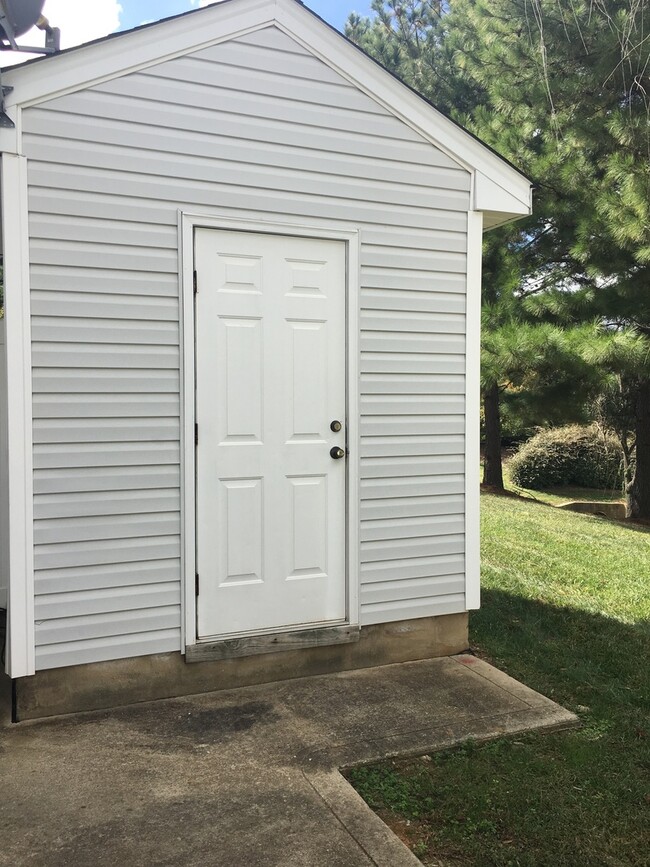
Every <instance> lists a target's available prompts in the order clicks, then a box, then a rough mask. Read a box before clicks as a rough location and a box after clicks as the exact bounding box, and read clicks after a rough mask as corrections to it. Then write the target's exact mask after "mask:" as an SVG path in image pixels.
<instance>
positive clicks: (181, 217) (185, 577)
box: [178, 211, 360, 653]
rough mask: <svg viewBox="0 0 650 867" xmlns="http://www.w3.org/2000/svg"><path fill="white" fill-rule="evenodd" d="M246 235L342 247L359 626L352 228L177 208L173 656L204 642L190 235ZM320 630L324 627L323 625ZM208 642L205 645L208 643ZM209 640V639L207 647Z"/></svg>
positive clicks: (356, 241) (351, 574)
mask: <svg viewBox="0 0 650 867" xmlns="http://www.w3.org/2000/svg"><path fill="white" fill-rule="evenodd" d="M199 228H200V229H215V230H222V231H231V232H232V231H238V232H251V233H252V234H264V235H279V236H282V235H285V236H286V235H289V236H292V237H296V238H316V239H323V240H336V241H344V242H345V244H346V272H347V273H346V284H347V285H346V295H347V297H346V350H347V352H346V354H347V358H346V368H347V370H346V390H347V395H346V400H347V424H348V436H347V445H348V449H349V455H348V459H347V462H346V464H347V466H346V470H347V475H346V539H345V559H346V585H347V588H346V589H347V616H346V622H345V626H347V627H358V626H359V292H360V236H359V230H358V228H357V227H356V226H353V225H349V224H341V223H338V222H337V223H334V224H331V225H328V226H323V225H322V224H321V223H311V222H305V221H303V220H301V221H300V222H297V223H288V222H274V221H266V220H257V219H255V220H253V219H251V220H249V219H233V218H232V217H231V216H228V215H225V214H219V213H214V212H212V213H210V214H195V213H188V212H184V211H178V234H179V254H180V262H179V302H180V373H181V382H180V410H181V431H180V438H181V442H180V452H181V455H180V486H181V576H182V592H181V640H180V651H181V653H185V652H186V649H187V648H193V647H197V646H200V645H202V644H203V642H199V641H198V639H197V630H196V591H195V575H196V485H195V474H196V453H195V438H194V425H195V422H196V407H195V389H196V376H195V360H194V359H195V344H194V341H195V334H194V267H195V265H194V230H195V229H199ZM324 628H326V627H324ZM208 643H210V642H208ZM212 643H214V641H213V642H212Z"/></svg>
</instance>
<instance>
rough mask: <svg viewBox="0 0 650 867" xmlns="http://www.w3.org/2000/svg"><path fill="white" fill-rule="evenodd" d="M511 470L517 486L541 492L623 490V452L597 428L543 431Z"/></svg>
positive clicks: (517, 457)
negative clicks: (573, 488)
mask: <svg viewBox="0 0 650 867" xmlns="http://www.w3.org/2000/svg"><path fill="white" fill-rule="evenodd" d="M509 468H510V477H511V478H512V480H513V482H514V483H515V484H516V485H519V486H520V487H522V488H532V489H533V490H537V491H541V490H544V489H545V488H555V487H560V486H563V485H577V486H578V487H582V488H609V489H612V490H613V489H619V490H620V489H621V488H622V485H623V451H622V449H621V447H620V445H619V443H618V441H617V440H616V439H615V438H614V437H613V436H611V435H609V434H605V433H603V431H601V430H600V429H599V428H598V427H596V426H595V425H592V426H590V427H580V426H579V425H568V426H567V427H560V428H551V429H549V430H543V431H540V433H538V434H535V436H534V437H532V438H531V439H529V440H528V442H526V443H524V445H523V446H522V447H521V448H520V449H519V451H518V452H517V454H516V455H515V456H514V457H513V458H512V460H511V461H510V465H509Z"/></svg>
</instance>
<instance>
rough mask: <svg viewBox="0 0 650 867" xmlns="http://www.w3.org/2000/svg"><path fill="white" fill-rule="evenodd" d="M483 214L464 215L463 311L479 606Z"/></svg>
mask: <svg viewBox="0 0 650 867" xmlns="http://www.w3.org/2000/svg"><path fill="white" fill-rule="evenodd" d="M482 260H483V214H482V213H481V212H480V211H470V212H469V213H468V214H467V302H466V304H467V307H466V314H465V323H466V336H465V340H466V343H465V365H466V369H465V605H466V608H467V609H468V610H470V609H472V608H480V605H481V554H480V533H481V526H480V404H481V271H482Z"/></svg>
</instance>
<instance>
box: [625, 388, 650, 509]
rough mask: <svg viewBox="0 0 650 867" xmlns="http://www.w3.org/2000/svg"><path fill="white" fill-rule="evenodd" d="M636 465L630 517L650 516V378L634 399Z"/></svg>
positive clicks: (629, 489) (629, 499) (630, 489)
mask: <svg viewBox="0 0 650 867" xmlns="http://www.w3.org/2000/svg"><path fill="white" fill-rule="evenodd" d="M634 416H635V434H636V449H635V452H636V467H635V470H634V476H633V478H632V481H631V482H630V484H629V485H628V487H627V504H626V514H627V517H628V518H646V519H647V518H650V380H641V382H640V383H639V386H638V388H637V392H636V396H635V400H634Z"/></svg>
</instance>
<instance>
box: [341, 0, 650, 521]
mask: <svg viewBox="0 0 650 867" xmlns="http://www.w3.org/2000/svg"><path fill="white" fill-rule="evenodd" d="M373 8H374V9H375V11H376V12H377V19H376V20H375V22H374V24H372V25H371V24H369V23H366V24H365V25H363V26H359V25H358V32H359V33H360V38H361V42H362V45H363V46H364V47H366V48H367V49H369V50H371V51H372V50H373V45H380V46H381V50H382V51H384V52H385V53H386V52H387V51H388V47H389V46H397V47H396V48H394V51H393V55H392V62H393V63H394V64H395V66H394V68H395V69H396V70H397V71H398V72H399V74H401V75H403V77H405V79H406V80H407V81H408V83H411V84H414V86H416V87H418V89H420V90H421V91H422V92H424V94H425V95H427V96H429V97H430V98H432V99H433V101H434V102H437V103H438V102H439V100H442V102H441V103H440V107H441V108H442V109H443V110H447V111H448V112H451V113H452V114H453V116H454V118H455V119H457V120H459V121H460V122H462V123H464V125H466V126H467V127H468V128H469V129H471V130H472V131H473V132H475V133H476V134H478V135H479V137H481V138H482V139H483V140H484V141H486V142H487V143H488V144H490V145H491V146H493V147H494V148H495V149H496V150H497V151H498V152H499V153H501V154H503V155H504V156H505V157H507V158H509V159H510V160H512V161H513V162H514V163H515V164H516V165H518V166H520V167H521V168H522V169H523V170H524V171H525V172H526V173H528V174H529V175H530V176H531V177H533V178H534V179H535V180H536V181H537V183H538V189H537V195H536V204H535V215H534V217H533V218H532V219H531V220H529V221H528V222H525V223H523V224H520V230H521V234H520V236H519V238H515V239H514V240H513V241H511V243H510V246H509V249H510V250H511V252H512V253H513V255H517V256H522V255H523V256H524V258H525V261H524V262H522V270H523V272H524V273H526V274H528V279H527V280H525V281H524V284H523V285H522V287H521V292H520V298H521V299H522V301H524V302H526V303H525V304H524V307H525V310H526V312H527V314H530V315H534V314H537V315H538V316H539V318H540V321H542V322H544V321H546V322H548V321H551V320H553V318H555V319H556V320H557V321H560V322H563V323H564V324H565V325H569V324H584V323H586V322H589V321H597V322H598V323H599V326H600V328H601V331H602V334H601V337H603V338H605V337H607V336H608V335H609V336H610V337H611V335H612V334H615V333H620V334H621V336H622V337H623V338H624V339H623V343H625V341H626V339H627V338H626V337H625V335H628V334H629V335H630V336H631V338H632V342H634V339H635V338H640V339H641V340H644V339H646V338H648V336H650V291H649V289H650V32H649V30H648V28H649V27H650V15H648V10H647V4H646V3H645V2H644V0H590V2H585V0H449V3H448V4H447V5H445V6H444V7H443V8H441V5H440V4H439V3H433V2H426V0H425V2H420V3H416V2H405V3H397V2H386V3H382V2H381V0H376V2H375V3H374V5H373ZM441 13H446V14H441ZM428 28H429V29H430V33H429V30H428ZM419 29H421V30H425V31H427V32H426V33H424V34H421V33H419V32H418V31H419ZM362 31H363V32H362ZM416 35H417V39H416V38H415V37H416ZM414 57H417V62H416V61H415V60H414ZM459 82H460V84H459ZM581 333H582V334H583V336H584V334H585V330H584V328H583V329H582V331H581ZM592 337H593V335H592ZM628 342H629V341H628ZM592 343H593V341H590V340H589V339H587V340H586V342H585V345H584V346H583V348H582V355H583V357H585V358H587V357H589V355H590V353H591V355H592V357H595V356H596V355H598V353H597V352H596V353H594V351H593V345H592ZM596 343H598V341H596ZM635 358H636V361H637V362H638V354H637V355H636V356H635V355H634V354H632V355H631V356H630V357H629V358H628V359H627V361H626V362H625V363H624V362H623V360H622V359H621V358H620V357H619V358H618V363H619V364H620V365H623V367H626V365H627V368H629V364H631V363H636V362H635V361H634V359H635ZM605 369H606V368H603V370H605ZM608 369H610V370H611V365H610V368H608ZM626 375H627V380H626V381H627V382H628V383H629V384H630V386H629V387H630V389H631V390H632V393H633V394H632V402H633V407H634V428H635V430H634V439H635V442H636V470H635V474H634V477H633V478H632V479H631V480H630V483H629V485H628V490H627V496H628V511H629V513H630V514H631V515H633V516H635V517H644V518H648V517H650V371H648V372H646V368H645V367H644V366H638V367H637V370H636V372H635V374H634V375H633V376H631V375H630V374H629V373H627V374H626Z"/></svg>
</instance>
